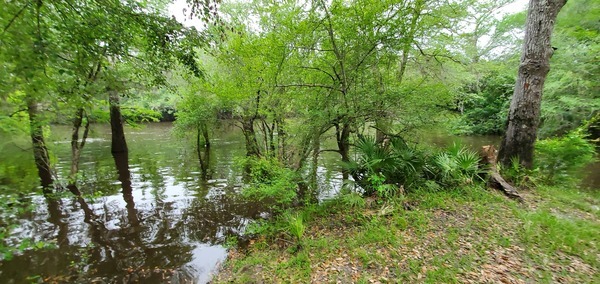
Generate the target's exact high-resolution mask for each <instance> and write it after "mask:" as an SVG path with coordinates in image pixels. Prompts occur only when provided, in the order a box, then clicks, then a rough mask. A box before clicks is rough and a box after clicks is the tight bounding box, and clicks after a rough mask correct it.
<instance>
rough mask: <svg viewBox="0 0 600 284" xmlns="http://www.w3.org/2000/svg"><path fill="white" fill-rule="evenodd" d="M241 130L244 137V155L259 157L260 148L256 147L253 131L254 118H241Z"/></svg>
mask: <svg viewBox="0 0 600 284" xmlns="http://www.w3.org/2000/svg"><path fill="white" fill-rule="evenodd" d="M241 122H242V132H243V133H244V138H245V139H246V156H248V157H260V149H259V147H258V141H257V140H256V133H255V132H254V119H253V118H250V119H242V121H241Z"/></svg>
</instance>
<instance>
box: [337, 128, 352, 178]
mask: <svg viewBox="0 0 600 284" xmlns="http://www.w3.org/2000/svg"><path fill="white" fill-rule="evenodd" d="M335 134H336V139H337V145H338V150H339V152H340V155H341V156H342V162H343V163H347V162H350V124H348V123H342V125H341V128H340V125H336V126H335ZM348 177H349V172H348V170H346V169H342V179H343V180H344V181H345V180H348Z"/></svg>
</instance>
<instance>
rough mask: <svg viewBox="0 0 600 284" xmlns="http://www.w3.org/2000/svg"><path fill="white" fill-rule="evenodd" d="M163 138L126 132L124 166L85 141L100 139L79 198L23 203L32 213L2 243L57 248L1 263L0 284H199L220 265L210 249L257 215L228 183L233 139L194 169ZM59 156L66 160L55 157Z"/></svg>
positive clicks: (217, 250)
mask: <svg viewBox="0 0 600 284" xmlns="http://www.w3.org/2000/svg"><path fill="white" fill-rule="evenodd" d="M168 129H170V125H153V126H150V127H148V128H146V129H144V130H130V133H129V137H131V141H133V142H132V143H130V145H131V150H130V153H129V156H128V155H127V154H120V155H114V156H111V154H110V150H108V149H107V148H109V147H107V146H109V145H110V144H109V143H110V142H109V141H110V140H109V139H105V138H103V137H102V135H104V134H103V133H105V132H96V133H93V134H92V135H94V134H96V135H99V137H93V138H94V139H93V140H92V142H90V143H89V144H88V146H87V147H86V151H87V152H86V153H84V154H83V155H82V163H81V168H82V169H81V172H82V173H83V177H82V178H81V179H80V180H81V181H82V182H81V183H80V185H79V188H78V189H79V190H80V191H81V192H83V194H84V197H79V198H76V197H72V195H69V194H66V195H65V196H66V197H63V198H44V197H43V196H37V195H34V196H32V197H31V199H32V203H33V204H34V210H33V212H32V213H31V214H28V215H27V216H22V219H21V220H20V226H19V227H18V228H17V229H16V230H15V231H14V232H13V235H12V236H11V238H12V239H14V240H22V239H25V238H31V240H32V241H34V242H36V241H40V240H41V241H46V242H53V243H54V244H55V246H56V248H55V249H44V250H28V251H26V252H24V253H23V254H22V255H17V256H15V257H14V258H13V259H12V260H10V261H6V260H5V261H2V262H0V283H23V282H28V280H27V279H28V277H31V276H36V275H39V276H41V277H43V278H44V279H46V280H47V281H50V282H52V281H57V282H69V283H71V282H80V283H84V282H85V283H87V282H90V281H102V282H109V283H112V282H119V283H121V282H124V283H127V282H141V283H160V282H167V281H170V282H171V283H189V282H190V281H192V282H200V283H203V282H206V281H208V279H209V277H210V273H211V272H212V270H213V269H215V267H216V265H217V263H219V262H221V261H223V260H224V259H225V257H226V250H225V249H224V248H223V247H222V246H220V245H219V244H220V243H222V242H223V241H224V240H225V238H226V237H227V236H231V235H240V234H242V233H243V231H244V229H245V227H246V226H247V224H248V223H249V222H250V220H252V219H253V218H257V217H258V216H259V214H260V213H261V212H263V211H265V208H263V207H261V206H260V205H259V204H253V203H250V202H247V201H245V200H243V199H241V198H239V196H238V194H237V193H238V190H239V186H238V185H236V184H234V183H232V181H234V182H235V181H236V180H239V179H238V178H236V175H237V174H236V173H235V169H234V167H232V160H233V157H234V156H236V155H239V156H243V151H244V150H243V147H240V144H239V143H238V142H236V140H235V139H233V140H230V141H228V142H229V143H224V144H223V145H220V146H217V145H218V143H214V144H213V147H212V149H210V150H209V151H207V152H203V153H201V163H199V161H198V156H197V155H189V154H190V153H188V152H186V150H185V149H187V147H186V145H181V144H178V143H176V141H175V140H174V139H173V138H171V136H170V135H168V134H169V133H168V132H169V131H168ZM56 132H58V131H56ZM164 133H166V135H164ZM219 139H222V138H219ZM58 142H60V141H58ZM240 143H243V141H240ZM241 145H243V144H241ZM61 147H63V148H66V149H64V150H65V154H67V155H61V154H60V153H61V151H63V149H62V148H61ZM67 147H68V144H66V143H62V144H61V143H57V144H55V150H56V152H57V153H58V155H57V156H58V157H68V152H66V150H68V148H67ZM207 150H208V149H207ZM238 152H239V153H238ZM58 164H59V175H60V174H65V173H66V170H68V161H62V160H59V162H58ZM61 169H62V171H61ZM101 193H103V194H106V195H102V194H101Z"/></svg>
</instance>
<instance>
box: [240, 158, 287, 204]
mask: <svg viewBox="0 0 600 284" xmlns="http://www.w3.org/2000/svg"><path fill="white" fill-rule="evenodd" d="M242 163H243V166H244V168H246V169H247V170H248V182H247V184H246V186H245V187H244V188H243V190H242V194H243V195H244V196H245V197H248V198H252V199H255V200H258V201H267V202H273V207H274V208H279V209H281V208H285V207H288V206H289V205H291V204H292V202H293V201H294V200H295V199H296V197H297V192H296V189H297V174H296V173H295V172H294V171H292V170H290V169H288V168H286V167H284V166H283V165H282V164H281V163H280V162H279V161H277V160H275V159H264V158H247V159H245V160H244V161H243V162H242Z"/></svg>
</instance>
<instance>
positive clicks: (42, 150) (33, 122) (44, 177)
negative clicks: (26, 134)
mask: <svg viewBox="0 0 600 284" xmlns="http://www.w3.org/2000/svg"><path fill="white" fill-rule="evenodd" d="M27 112H28V114H29V128H30V131H31V133H30V135H31V142H32V144H33V158H34V160H35V166H36V167H37V170H38V175H39V177H40V181H41V184H42V187H43V189H44V192H45V193H49V192H51V190H50V186H51V185H52V183H54V179H53V178H52V169H51V168H50V157H49V156H48V148H46V142H45V141H44V130H43V128H42V124H41V122H40V121H39V105H38V103H37V102H36V101H35V100H32V99H30V100H29V101H28V103H27Z"/></svg>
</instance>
